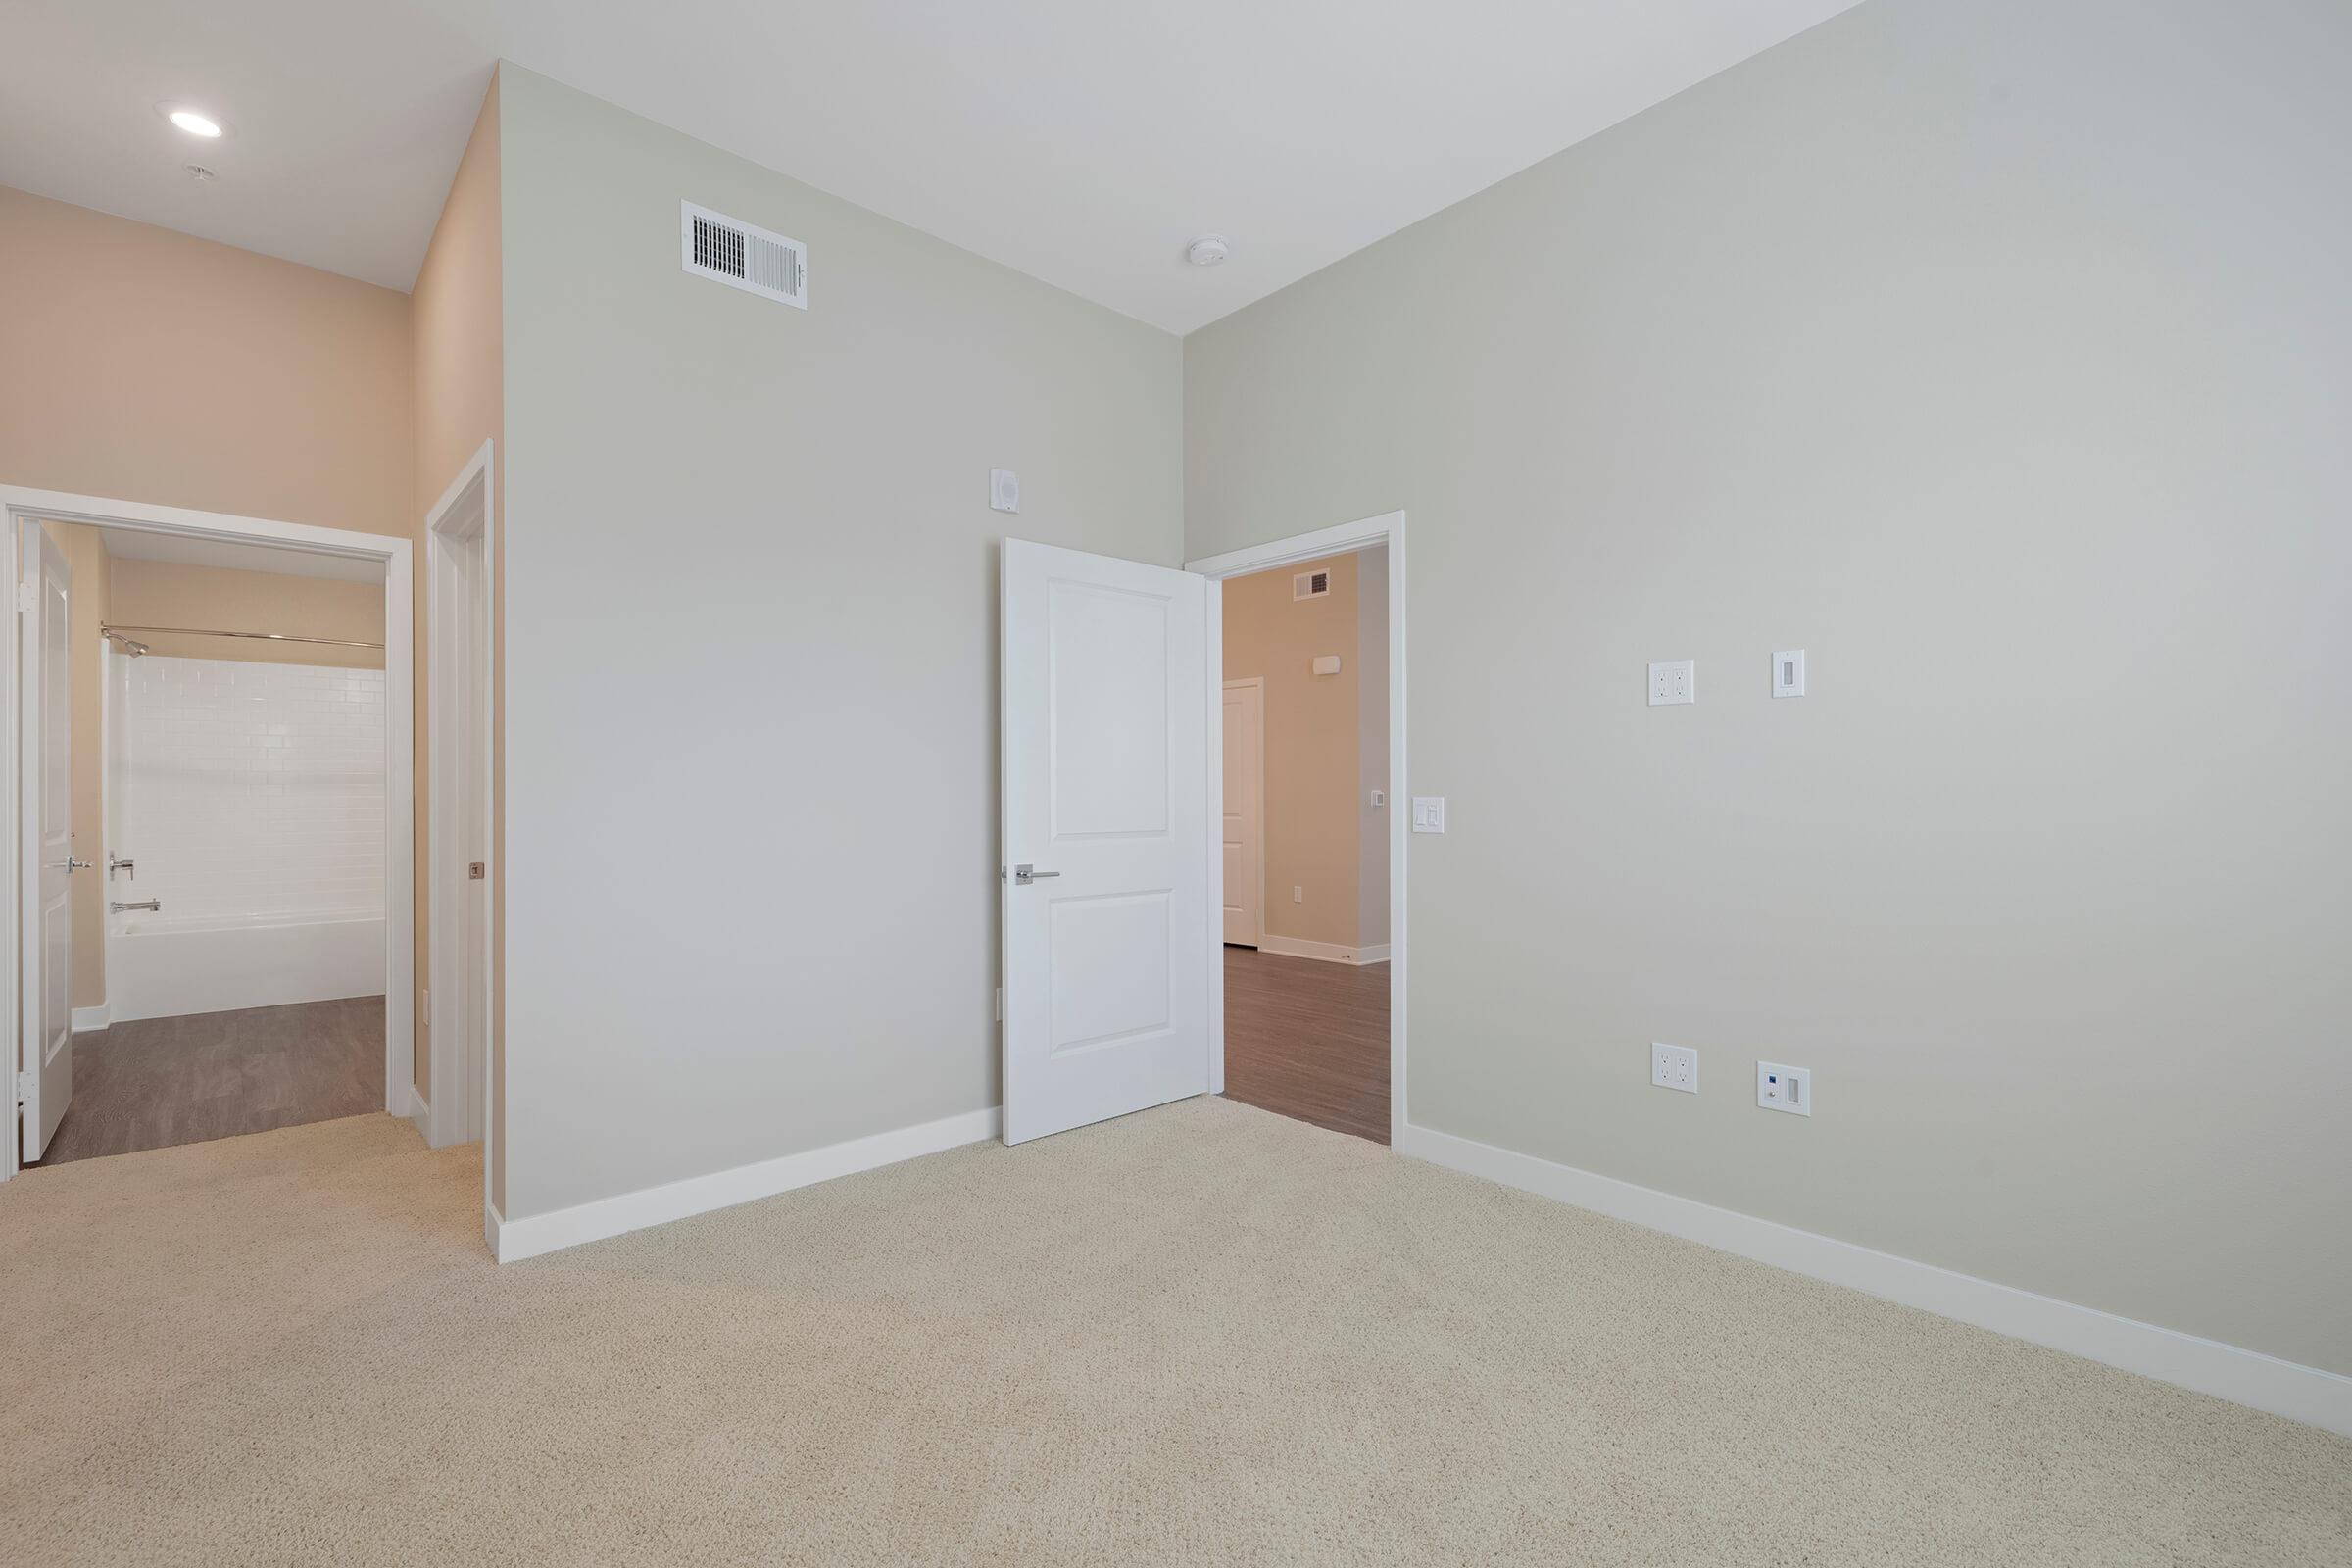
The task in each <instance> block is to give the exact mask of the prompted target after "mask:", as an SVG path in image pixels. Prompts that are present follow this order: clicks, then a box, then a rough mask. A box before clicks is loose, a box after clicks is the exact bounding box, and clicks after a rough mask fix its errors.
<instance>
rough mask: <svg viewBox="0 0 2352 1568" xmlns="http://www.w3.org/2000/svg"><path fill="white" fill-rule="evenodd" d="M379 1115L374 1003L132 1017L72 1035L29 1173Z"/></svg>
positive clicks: (379, 1047) (380, 1068)
mask: <svg viewBox="0 0 2352 1568" xmlns="http://www.w3.org/2000/svg"><path fill="white" fill-rule="evenodd" d="M383 1108H384V999H383V998H381V997H346V998H344V999H342V1000H340V1001H336V1002H298V1003H293V1004H290V1005H286V1006H282V1007H249V1008H246V1009H243V1010H241V1011H237V1012H200V1013H195V1014H192V1015H190V1016H188V1017H184V1018H142V1019H139V1020H138V1021H136V1022H133V1023H118V1024H116V1025H114V1026H113V1027H112V1028H108V1029H102V1030H96V1031H92V1032H90V1033H87V1034H77V1035H75V1036H74V1037H73V1101H72V1103H70V1104H68V1105H67V1107H66V1118H65V1120H64V1121H62V1122H60V1123H59V1124H58V1129H57V1136H56V1137H54V1138H52V1139H51V1140H50V1141H49V1148H48V1149H47V1151H46V1152H44V1153H43V1154H42V1156H41V1161H40V1163H41V1166H43V1167H46V1166H51V1165H62V1164H65V1163H67V1162H68V1161H70V1160H76V1159H93V1158H96V1157H97V1156H99V1155H101V1154H127V1153H132V1152H136V1151H138V1150H142V1149H168V1148H171V1147H172V1145H175V1144H200V1143H204V1142H207V1141H208V1140H211V1139H215V1138H232V1137H235V1136H236V1135H237V1134H239V1133H259V1132H268V1131H270V1129H271V1128H274V1127H292V1126H296V1125H298V1124H300V1123H303V1122H310V1121H329V1120H332V1119H333V1118H335V1117H337V1116H359V1115H365V1114H367V1113H368V1112H369V1111H380V1110H382V1109H383Z"/></svg>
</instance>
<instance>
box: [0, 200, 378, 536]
mask: <svg viewBox="0 0 2352 1568" xmlns="http://www.w3.org/2000/svg"><path fill="white" fill-rule="evenodd" d="M409 356H410V336H409V300H408V296H406V295H404V294H399V293H396V292H394V291H393V290H391V289H387V288H377V287H375V286H374V285H373V284H369V283H358V282H354V281H352V280H351V279H350V278H347V277H337V276H335V275H334V274H333V273H331V272H321V271H319V270H315V269H313V268H308V267H298V266H296V265H295V264H293V263H292V262H281V261H275V260H272V259H271V258H270V257H267V256H257V255H255V254H254V253H253V252H251V251H241V250H237V249H234V248H233V247H230V246H227V245H217V244H215V243H213V242H212V241H211V240H202V239H195V238H192V237H190V236H189V235H186V234H178V233H174V232H172V230H170V229H165V228H155V227H152V226H150V225H148V224H145V223H134V222H131V221H128V220H126V219H121V218H110V217H108V216H106V215H105V214H103V213H94V212H90V211H88V210H87V209H85V208H80V207H70V206H68V205H66V204H65V203H63V202H53V201H48V200H45V199H43V198H41V197H38V196H30V195H26V194H25V192H23V191H18V190H9V189H6V188H0V366H4V367H6V368H7V373H6V374H5V375H0V482H6V483H10V484H22V485H33V486H37V487H39V488H42V489H49V490H67V491H73V492H77V493H80V494H84V495H97V496H108V497H113V498H116V499H120V500H127V501H147V502H155V503H160V504H163V505H167V506H176V507H198V508H202V509H204V510H206V511H211V512H232V513H241V514H244V515H249V516H258V517H270V518H275V519H278V520H280V521H286V522H308V523H316V524H319V525H321V526H324V527H330V528H357V529H361V530H364V531H366V532H370V533H388V534H400V535H406V534H409V533H411V532H413V531H414V530H413V528H412V527H411V524H410V522H409V510H410V508H409V496H410V484H411V482H410V468H411V466H412V464H413V462H414V457H413V453H412V450H411V446H412V436H411V428H410V412H409V411H410V390H409V387H410V373H409Z"/></svg>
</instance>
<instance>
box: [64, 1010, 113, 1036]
mask: <svg viewBox="0 0 2352 1568" xmlns="http://www.w3.org/2000/svg"><path fill="white" fill-rule="evenodd" d="M107 1007H108V1004H106V1003H103V1002H101V1003H100V1004H98V1005H96V1006H95V1007H75V1008H74V1009H73V1024H72V1025H71V1027H72V1029H73V1032H74V1033H75V1034H77V1035H94V1034H96V1033H98V1031H100V1030H101V1029H104V1028H105V1027H106V1026H107V1023H108V1021H109V1019H108V1015H107Z"/></svg>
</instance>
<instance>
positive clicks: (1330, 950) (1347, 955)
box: [1257, 931, 1388, 963]
mask: <svg viewBox="0 0 2352 1568" xmlns="http://www.w3.org/2000/svg"><path fill="white" fill-rule="evenodd" d="M1257 951H1258V952H1260V953H1278V954H1280V955H1281V956H1284V957H1286V958H1315V959H1319V960H1320V961H1322V962H1324V963H1369V962H1371V961H1373V960H1371V959H1368V958H1365V957H1364V956H1362V955H1361V953H1359V951H1358V950H1357V949H1354V948H1343V947H1341V946H1340V945H1339V944H1338V943H1336V942H1309V941H1307V940H1306V939H1305V938H1304V937H1278V936H1276V935H1274V934H1273V933H1272V932H1271V931H1269V932H1267V933H1266V934H1265V935H1264V936H1262V937H1259V938H1258V939H1257ZM1387 952H1388V950H1386V949H1385V948H1384V949H1383V950H1381V953H1382V956H1383V957H1385V956H1387Z"/></svg>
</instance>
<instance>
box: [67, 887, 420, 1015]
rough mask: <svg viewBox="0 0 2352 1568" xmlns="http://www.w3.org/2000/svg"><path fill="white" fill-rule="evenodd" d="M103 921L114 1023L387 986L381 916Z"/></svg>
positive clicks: (135, 914)
mask: <svg viewBox="0 0 2352 1568" xmlns="http://www.w3.org/2000/svg"><path fill="white" fill-rule="evenodd" d="M108 923H109V924H110V925H111V926H112V927H113V929H112V930H111V931H109V932H108V934H107V939H106V1010H107V1017H108V1019H109V1020H110V1021H112V1022H116V1023H121V1022H123V1021H125V1020H127V1019H131V1018H176V1017H179V1016H181V1015H183V1014H186V1013H191V1012H226V1011H228V1010H229V1009H230V1008H233V1007H270V1006H275V1005H278V1004H280V1003H287V1002H325V1001H327V1000H329V999H331V998H335V997H374V996H381V995H382V994H383V990H384V917H383V916H382V915H381V914H374V913H326V914H319V915H315V916H285V917H278V918H262V919H255V918H252V917H249V916H221V917H214V918H194V919H190V918H180V919H172V918H171V917H170V916H168V915H167V916H165V917H163V918H160V919H159V918H158V917H157V916H155V915H153V914H150V913H147V912H146V911H144V910H133V911H128V912H125V913H123V914H117V915H113V916H111V917H110V919H109V922H108Z"/></svg>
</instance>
